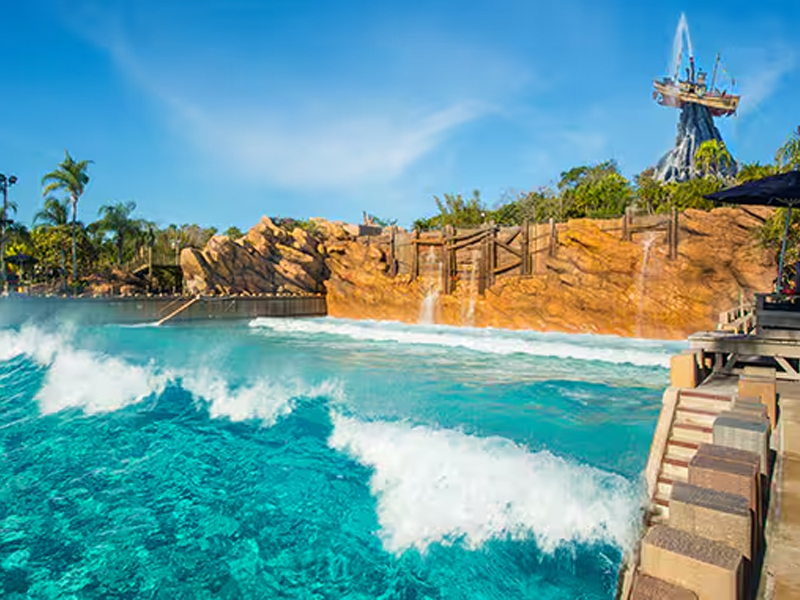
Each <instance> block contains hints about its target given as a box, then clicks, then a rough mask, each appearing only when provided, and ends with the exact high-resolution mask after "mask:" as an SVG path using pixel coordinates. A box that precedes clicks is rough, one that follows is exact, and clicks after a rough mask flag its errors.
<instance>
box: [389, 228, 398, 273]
mask: <svg viewBox="0 0 800 600" xmlns="http://www.w3.org/2000/svg"><path fill="white" fill-rule="evenodd" d="M396 245H397V226H396V225H392V226H391V227H390V228H389V276H390V277H397V250H396Z"/></svg>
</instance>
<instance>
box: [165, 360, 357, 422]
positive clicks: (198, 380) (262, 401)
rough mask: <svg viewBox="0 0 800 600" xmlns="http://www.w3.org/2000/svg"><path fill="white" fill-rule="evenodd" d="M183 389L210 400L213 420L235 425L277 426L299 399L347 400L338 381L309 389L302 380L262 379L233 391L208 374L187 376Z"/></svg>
mask: <svg viewBox="0 0 800 600" xmlns="http://www.w3.org/2000/svg"><path fill="white" fill-rule="evenodd" d="M181 387H183V389H185V390H186V391H188V392H189V393H191V394H193V395H194V396H195V397H198V398H203V399H205V400H207V401H208V402H209V403H210V406H209V414H210V416H211V417H212V418H220V417H227V418H229V419H230V420H232V421H246V420H249V419H258V420H260V421H262V422H263V423H264V424H266V425H274V424H275V423H276V422H277V421H278V419H280V418H281V417H284V416H286V415H288V414H289V413H291V412H292V410H294V407H295V405H296V402H297V400H298V399H300V398H317V397H325V398H328V399H330V400H332V401H333V402H334V403H336V402H341V401H342V400H343V398H344V388H343V386H342V385H341V383H340V382H338V381H335V380H325V381H323V382H322V383H320V384H318V385H309V384H306V383H304V382H303V381H300V380H272V379H268V378H262V379H259V380H257V381H255V382H252V383H248V384H243V385H240V386H238V387H232V386H231V385H230V384H229V383H228V381H226V380H225V378H224V377H222V376H221V375H218V374H214V373H211V372H210V371H205V370H203V371H200V372H198V373H191V374H186V375H184V376H183V377H182V378H181Z"/></svg>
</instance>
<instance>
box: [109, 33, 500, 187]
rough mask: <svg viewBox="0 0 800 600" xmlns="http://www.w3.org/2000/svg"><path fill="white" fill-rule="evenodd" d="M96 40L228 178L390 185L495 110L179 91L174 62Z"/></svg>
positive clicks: (321, 95) (470, 103) (338, 95)
mask: <svg viewBox="0 0 800 600" xmlns="http://www.w3.org/2000/svg"><path fill="white" fill-rule="evenodd" d="M101 45H102V46H103V47H105V48H106V49H107V50H108V51H109V53H110V55H111V57H112V59H113V61H114V63H115V64H116V66H117V67H118V68H119V70H120V71H121V72H122V73H123V74H124V75H125V76H126V78H127V79H128V80H130V81H131V82H133V83H134V84H135V85H136V86H137V87H138V88H139V89H141V90H143V91H145V92H146V93H147V94H148V95H149V96H150V97H151V98H153V99H154V100H155V101H156V102H157V105H158V106H159V107H161V109H162V110H163V111H164V116H165V118H166V120H167V121H168V122H169V124H170V125H172V126H173V127H174V128H175V130H176V131H177V132H178V134H179V135H180V136H181V137H182V138H183V139H185V140H186V141H188V142H189V143H190V145H191V148H192V149H193V151H195V152H198V153H199V154H200V155H201V156H202V157H204V158H205V159H206V160H207V161H209V162H210V163H212V164H214V166H215V167H219V166H224V168H226V169H228V170H229V172H230V173H231V174H233V175H235V176H238V177H242V178H247V179H248V180H251V181H253V182H256V183H265V184H269V185H277V186H281V187H285V188H288V189H293V190H318V189H331V190H333V189H335V190H339V191H344V190H348V189H354V188H356V187H358V186H363V185H365V184H374V183H387V182H390V181H392V180H394V179H396V178H398V177H399V176H401V175H403V174H404V173H405V172H406V170H407V169H408V168H409V167H410V166H411V165H413V164H414V163H416V162H417V161H419V160H420V159H421V158H422V157H424V156H425V155H426V154H428V153H430V152H432V151H433V150H434V149H435V148H437V147H438V146H439V145H440V144H442V143H443V142H444V141H445V139H446V138H447V137H448V135H450V134H452V133H453V132H454V131H455V130H456V129H457V128H459V127H460V126H462V125H464V124H466V123H468V122H470V121H473V120H476V119H478V118H480V117H482V116H484V115H486V114H487V113H488V112H490V111H492V110H494V109H493V108H492V107H491V106H490V104H489V103H487V102H482V101H478V100H469V99H467V100H463V99H459V100H448V99H440V100H439V102H435V103H434V102H428V103H427V106H426V107H425V108H422V109H420V108H419V107H417V106H409V103H408V102H406V103H405V104H400V103H399V102H397V101H393V100H392V99H383V101H382V100H381V99H380V98H377V99H376V98H364V97H363V95H362V96H359V94H358V93H351V94H350V95H349V97H348V96H347V95H345V97H344V98H342V91H341V90H329V91H328V93H327V94H326V90H325V89H319V90H318V93H317V94H316V95H314V97H313V98H308V100H305V101H302V102H300V103H297V102H295V103H294V104H291V103H288V102H285V101H284V102H281V101H279V100H276V99H275V98H274V97H265V95H260V94H259V95H256V96H255V97H250V98H242V97H239V96H237V95H236V94H235V93H226V90H225V89H224V86H220V87H221V88H222V89H218V90H215V91H214V93H213V94H198V93H197V91H196V90H191V91H190V90H189V89H188V88H186V89H178V88H181V86H180V84H178V83H176V82H177V81H179V78H178V77H177V74H178V73H179V69H176V67H175V66H171V67H168V68H167V67H165V66H164V65H157V64H151V63H152V61H150V62H148V64H145V63H144V62H143V61H142V59H140V58H139V57H138V56H136V55H135V53H134V51H133V49H132V48H131V47H130V46H129V45H128V44H127V43H126V41H125V38H124V36H123V35H121V34H116V35H113V36H106V37H105V40H104V41H103V43H102V44H101ZM169 69H172V70H173V71H174V73H173V75H176V76H170V73H169V72H168V70H169ZM187 98H192V99H191V100H187ZM254 105H256V106H257V108H253V106H254ZM365 105H366V106H365Z"/></svg>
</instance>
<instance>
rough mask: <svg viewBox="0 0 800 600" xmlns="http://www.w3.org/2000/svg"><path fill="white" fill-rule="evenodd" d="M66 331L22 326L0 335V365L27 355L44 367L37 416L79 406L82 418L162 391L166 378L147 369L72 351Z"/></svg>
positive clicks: (87, 351)
mask: <svg viewBox="0 0 800 600" xmlns="http://www.w3.org/2000/svg"><path fill="white" fill-rule="evenodd" d="M70 338H71V336H70V332H69V331H67V330H61V331H57V332H47V331H44V330H42V329H39V328H37V327H32V326H27V327H24V328H22V329H21V330H20V331H18V332H17V331H11V330H6V331H0V361H7V360H10V359H12V358H14V357H16V356H20V355H27V356H30V357H31V358H32V359H33V360H34V361H36V362H37V363H39V364H41V365H43V366H45V367H47V373H46V375H45V378H44V382H43V384H42V387H41V389H40V390H39V392H38V393H37V395H36V400H37V401H38V402H39V407H40V410H41V411H42V413H44V414H50V413H55V412H58V411H60V410H63V409H65V408H70V407H76V408H81V409H83V410H84V412H86V413H88V414H94V413H101V412H109V411H113V410H118V409H120V408H122V407H123V406H127V405H128V404H132V403H135V402H139V401H141V400H143V399H144V398H146V397H148V396H150V395H152V394H159V393H161V392H162V391H163V389H164V387H165V386H166V383H167V381H168V377H167V375H166V374H163V373H160V372H158V371H157V370H156V369H155V368H154V367H153V365H152V364H151V365H144V366H141V365H134V364H130V363H128V362H126V361H124V360H122V359H119V358H116V357H113V356H108V355H105V354H101V353H98V352H92V351H89V350H82V349H78V348H75V347H74V345H73V344H72V343H71V340H70Z"/></svg>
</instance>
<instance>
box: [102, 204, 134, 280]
mask: <svg viewBox="0 0 800 600" xmlns="http://www.w3.org/2000/svg"><path fill="white" fill-rule="evenodd" d="M135 210H136V202H133V201H130V202H117V203H115V204H105V205H103V206H101V207H100V210H99V211H98V214H99V215H100V219H99V220H98V221H96V222H95V226H96V227H97V230H98V231H100V232H102V233H111V234H112V235H113V237H114V245H115V247H116V250H117V265H121V264H122V260H123V252H124V249H125V240H127V239H130V238H134V237H136V236H138V235H139V234H140V233H141V231H142V229H143V228H142V223H141V221H139V220H137V219H132V218H131V215H132V214H133V211H135Z"/></svg>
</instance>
